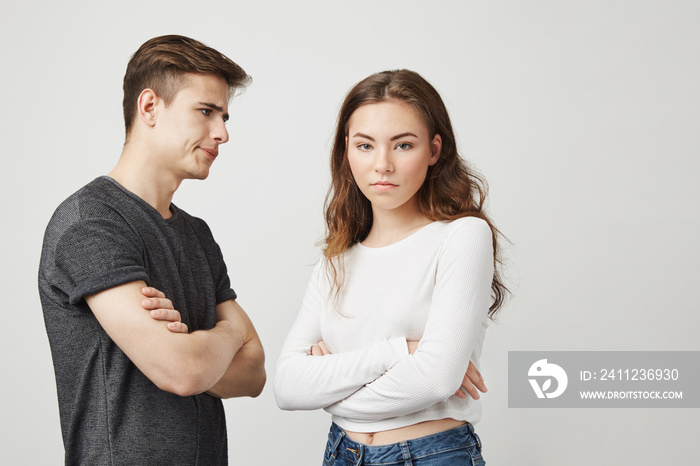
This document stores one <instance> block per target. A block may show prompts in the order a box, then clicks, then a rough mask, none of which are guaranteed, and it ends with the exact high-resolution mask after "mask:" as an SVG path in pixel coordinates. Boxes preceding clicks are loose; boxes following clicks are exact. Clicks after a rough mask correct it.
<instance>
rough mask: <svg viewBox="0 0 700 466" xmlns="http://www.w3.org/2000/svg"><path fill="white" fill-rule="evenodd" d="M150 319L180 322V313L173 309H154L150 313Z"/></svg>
mask: <svg viewBox="0 0 700 466" xmlns="http://www.w3.org/2000/svg"><path fill="white" fill-rule="evenodd" d="M151 317H152V318H153V319H155V320H165V321H167V322H180V313H179V312H178V311H175V310H173V309H154V310H152V311H151Z"/></svg>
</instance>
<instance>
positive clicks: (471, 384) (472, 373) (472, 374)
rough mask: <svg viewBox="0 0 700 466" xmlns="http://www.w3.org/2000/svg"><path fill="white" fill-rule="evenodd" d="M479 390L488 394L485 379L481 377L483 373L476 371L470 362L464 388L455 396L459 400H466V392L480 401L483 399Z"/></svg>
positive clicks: (460, 388)
mask: <svg viewBox="0 0 700 466" xmlns="http://www.w3.org/2000/svg"><path fill="white" fill-rule="evenodd" d="M477 388H478V389H479V391H481V393H486V391H487V389H486V385H484V378H483V377H482V376H481V373H480V372H479V371H478V370H477V369H476V367H475V366H474V364H472V362H471V361H469V367H467V373H466V374H464V379H463V380H462V386H461V387H459V389H458V390H457V391H456V392H455V395H457V397H459V398H462V399H465V398H466V397H467V394H466V393H464V390H466V391H467V393H469V395H471V397H472V398H473V399H475V400H478V399H479V398H481V395H479V392H478V391H477Z"/></svg>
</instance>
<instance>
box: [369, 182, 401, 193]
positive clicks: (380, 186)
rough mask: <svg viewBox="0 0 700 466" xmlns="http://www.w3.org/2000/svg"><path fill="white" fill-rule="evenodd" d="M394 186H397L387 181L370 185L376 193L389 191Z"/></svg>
mask: <svg viewBox="0 0 700 466" xmlns="http://www.w3.org/2000/svg"><path fill="white" fill-rule="evenodd" d="M396 186H397V185H395V184H394V183H389V182H388V181H378V182H376V183H372V187H373V188H374V189H376V190H377V191H389V190H390V189H393V188H395V187H396Z"/></svg>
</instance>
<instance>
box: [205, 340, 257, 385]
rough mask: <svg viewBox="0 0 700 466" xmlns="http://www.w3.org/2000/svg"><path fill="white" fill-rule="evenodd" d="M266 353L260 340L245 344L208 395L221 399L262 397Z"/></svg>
mask: <svg viewBox="0 0 700 466" xmlns="http://www.w3.org/2000/svg"><path fill="white" fill-rule="evenodd" d="M266 378H267V376H266V374H265V353H264V351H263V348H262V345H261V344H260V340H259V339H258V338H254V339H253V340H251V341H249V342H248V343H246V344H244V345H243V346H242V347H241V349H240V350H238V352H237V353H236V355H235V356H234V357H233V360H232V361H231V363H230V364H229V366H228V368H227V369H226V372H225V373H224V375H223V377H221V379H219V381H218V382H217V383H216V384H215V385H214V386H212V387H211V388H210V389H209V390H207V393H209V394H210V395H214V396H216V397H219V398H233V397H239V396H252V397H256V396H258V395H260V393H261V392H262V390H263V387H264V386H265V381H266Z"/></svg>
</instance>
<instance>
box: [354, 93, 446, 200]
mask: <svg viewBox="0 0 700 466" xmlns="http://www.w3.org/2000/svg"><path fill="white" fill-rule="evenodd" d="M345 143H346V146H347V153H348V162H349V164H350V169H351V170H352V174H353V177H354V178H355V182H356V183H357V185H358V186H359V188H360V190H361V191H362V193H363V194H364V195H365V196H366V197H367V199H369V201H370V202H371V203H372V210H373V211H374V212H375V214H376V213H377V211H379V210H393V209H398V208H402V209H416V206H417V200H416V193H417V192H418V190H419V189H420V187H421V186H422V185H423V181H425V176H426V173H427V172H428V167H430V166H431V165H434V164H435V163H436V162H437V161H438V158H439V157H440V150H441V148H442V140H441V138H440V135H438V134H436V135H435V136H434V137H433V138H430V135H429V134H428V128H427V127H426V126H425V124H424V123H423V120H422V118H421V117H420V115H419V114H418V112H417V111H416V110H415V109H414V108H413V107H412V106H411V105H409V104H407V103H405V102H401V101H386V102H380V103H374V104H366V105H363V106H361V107H359V108H358V109H357V110H355V112H353V114H352V115H351V117H350V120H349V121H348V136H347V138H346V140H345Z"/></svg>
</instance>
